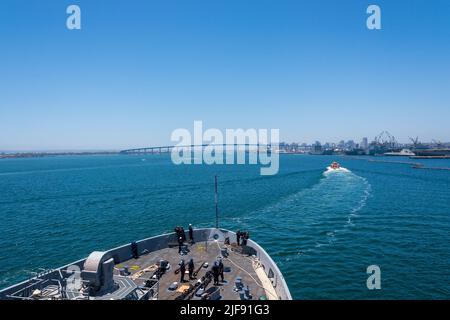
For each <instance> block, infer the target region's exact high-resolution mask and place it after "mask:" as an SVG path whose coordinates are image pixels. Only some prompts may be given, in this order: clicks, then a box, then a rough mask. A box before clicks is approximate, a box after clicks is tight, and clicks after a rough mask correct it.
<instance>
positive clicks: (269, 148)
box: [120, 143, 272, 154]
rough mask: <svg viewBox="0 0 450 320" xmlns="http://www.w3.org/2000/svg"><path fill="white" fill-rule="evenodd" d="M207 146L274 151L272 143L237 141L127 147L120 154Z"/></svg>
mask: <svg viewBox="0 0 450 320" xmlns="http://www.w3.org/2000/svg"><path fill="white" fill-rule="evenodd" d="M206 147H210V148H214V150H223V151H228V150H229V151H254V152H270V151H272V144H261V143H235V144H191V145H176V146H157V147H145V148H135V149H126V150H122V151H120V154H149V153H150V154H155V153H156V154H159V153H171V152H173V151H175V152H177V151H189V150H190V151H194V150H198V149H200V148H201V149H202V150H203V149H204V148H206Z"/></svg>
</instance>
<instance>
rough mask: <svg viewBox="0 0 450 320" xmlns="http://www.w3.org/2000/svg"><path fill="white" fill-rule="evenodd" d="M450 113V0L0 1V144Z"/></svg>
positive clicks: (353, 130) (341, 126)
mask: <svg viewBox="0 0 450 320" xmlns="http://www.w3.org/2000/svg"><path fill="white" fill-rule="evenodd" d="M70 4H77V5H79V6H80V7H81V10H82V30H79V31H78V30H77V31H69V30H67V29H66V18H67V14H66V12H65V11H66V7H67V6H68V5H70ZM369 4H378V5H379V6H380V7H381V10H382V28H383V29H382V30H381V31H369V30H368V29H367V28H366V18H367V15H366V8H367V6H368V5H369ZM449 119H450V1H448V0H435V1H425V0H422V1H419V0H404V1H400V0H396V1H380V0H374V1H361V0H354V1H350V0H339V1H338V0H335V1H317V0H315V1H301V0H295V1H285V0H276V1H275V0H272V1H267V0H145V1H144V0H142V1H136V0H129V1H114V0H107V1H106V0H105V1H103V0H95V1H92V0H89V1H88V0H86V1H76V0H71V1H65V0H45V1H39V0H26V1H25V0H2V1H0V150H30V149H33V150H37V149H47V150H48V149H115V148H118V149H120V148H128V147H139V146H147V145H160V144H167V143H169V142H170V134H171V132H172V131H173V130H174V129H176V128H182V127H184V128H192V126H193V121H194V120H203V121H204V125H205V126H206V127H207V128H210V127H215V128H219V129H225V128H239V127H242V128H279V129H280V133H281V139H282V140H284V141H288V142H291V141H299V142H313V141H314V140H316V139H317V140H320V141H322V142H325V141H339V140H341V139H345V140H347V139H355V140H357V141H360V139H361V138H362V137H364V136H367V137H369V139H371V138H373V137H374V136H375V135H377V134H378V133H380V132H381V131H382V130H388V131H390V132H391V133H392V134H393V135H395V136H396V137H397V139H398V140H400V141H405V142H406V141H407V140H408V137H409V136H417V135H418V136H419V137H420V138H421V140H423V141H427V140H431V139H432V138H435V139H439V140H442V141H449V140H450V125H449Z"/></svg>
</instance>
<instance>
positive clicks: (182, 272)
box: [180, 259, 186, 283]
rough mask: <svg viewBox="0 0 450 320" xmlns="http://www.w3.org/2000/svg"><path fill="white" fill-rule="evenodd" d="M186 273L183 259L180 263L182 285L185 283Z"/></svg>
mask: <svg viewBox="0 0 450 320" xmlns="http://www.w3.org/2000/svg"><path fill="white" fill-rule="evenodd" d="M185 272H186V265H185V264H184V260H183V259H182V260H181V261H180V276H181V279H180V283H183V282H184V274H185Z"/></svg>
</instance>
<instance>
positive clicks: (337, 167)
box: [330, 161, 341, 170]
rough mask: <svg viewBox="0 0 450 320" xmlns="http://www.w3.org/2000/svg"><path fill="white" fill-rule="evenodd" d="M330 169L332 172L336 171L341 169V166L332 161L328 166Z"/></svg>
mask: <svg viewBox="0 0 450 320" xmlns="http://www.w3.org/2000/svg"><path fill="white" fill-rule="evenodd" d="M330 168H331V169H333V170H337V169H340V168H341V165H340V164H339V163H337V162H336V161H333V162H332V163H331V165H330Z"/></svg>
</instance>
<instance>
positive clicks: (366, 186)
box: [235, 168, 371, 262]
mask: <svg viewBox="0 0 450 320" xmlns="http://www.w3.org/2000/svg"><path fill="white" fill-rule="evenodd" d="M370 195H371V186H370V183H369V182H368V181H367V180H366V179H365V178H363V177H361V176H359V175H357V174H354V173H353V172H351V171H350V170H348V169H345V168H339V169H332V171H328V170H327V171H326V172H324V173H323V175H322V178H321V179H319V181H318V182H317V183H316V184H314V185H312V186H310V187H308V188H305V189H302V190H300V191H298V192H297V193H295V194H291V195H289V196H287V197H285V198H282V199H280V200H279V201H278V202H276V203H274V204H272V205H268V206H266V207H263V208H261V209H259V210H255V211H253V212H251V213H249V214H248V215H246V216H241V217H239V218H237V217H236V221H235V222H236V223H238V224H239V226H240V227H241V228H248V229H250V230H251V229H257V230H258V238H259V239H260V240H261V241H263V242H264V243H266V244H267V245H270V244H271V243H272V242H273V244H276V247H277V248H281V249H279V250H280V251H279V252H278V255H279V257H280V259H279V260H278V261H281V262H282V261H285V262H287V261H291V260H292V259H297V258H300V257H301V256H303V255H305V254H313V253H314V251H317V250H325V249H326V247H329V246H332V245H333V244H334V243H335V242H337V241H339V238H340V237H342V236H343V234H345V233H348V232H351V230H352V229H353V227H355V226H356V222H357V218H358V217H359V214H360V213H361V211H362V210H363V208H364V207H365V206H366V204H367V201H368V199H369V198H370ZM278 221H282V223H277V222H278ZM264 239H266V240H264Z"/></svg>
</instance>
